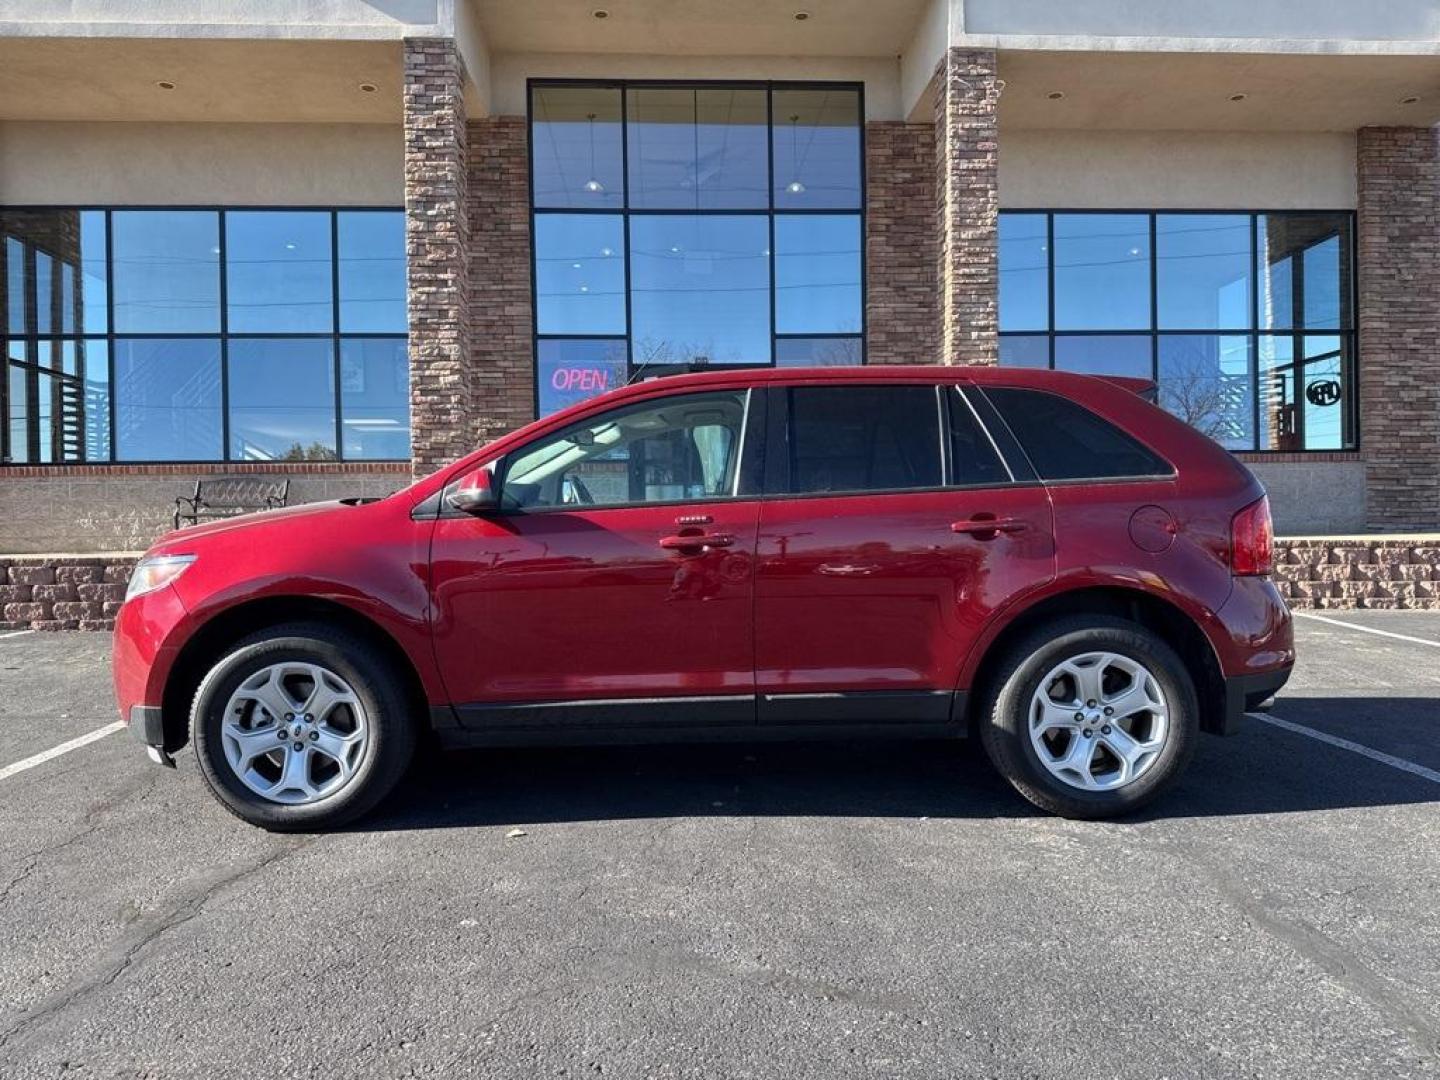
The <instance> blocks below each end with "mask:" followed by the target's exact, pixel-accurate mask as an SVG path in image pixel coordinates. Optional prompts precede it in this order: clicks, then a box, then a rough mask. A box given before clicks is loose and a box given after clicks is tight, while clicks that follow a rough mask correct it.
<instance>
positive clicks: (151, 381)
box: [115, 338, 224, 461]
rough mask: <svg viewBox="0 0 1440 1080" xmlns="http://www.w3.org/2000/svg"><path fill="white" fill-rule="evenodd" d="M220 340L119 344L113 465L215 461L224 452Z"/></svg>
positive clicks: (152, 340) (135, 340) (145, 340)
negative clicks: (115, 463)
mask: <svg viewBox="0 0 1440 1080" xmlns="http://www.w3.org/2000/svg"><path fill="white" fill-rule="evenodd" d="M220 371H221V367H220V340H219V339H218V338H125V339H123V340H121V341H117V342H116V344H115V459H116V460H117V461H215V460H217V459H218V458H220V457H221V456H222V451H223V449H224V422H223V413H222V409H221V403H222V401H223V394H224V392H223V389H222V387H221V375H220Z"/></svg>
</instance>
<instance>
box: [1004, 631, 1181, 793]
mask: <svg viewBox="0 0 1440 1080" xmlns="http://www.w3.org/2000/svg"><path fill="white" fill-rule="evenodd" d="M980 707H981V710H982V711H981V714H980V736H981V741H982V742H983V743H984V746H985V750H986V752H987V754H988V755H989V757H990V760H991V761H992V762H994V764H995V767H996V768H997V769H999V771H1000V772H1001V773H1002V774H1003V775H1004V776H1005V778H1006V779H1007V780H1009V781H1010V783H1011V784H1012V785H1014V787H1015V789H1016V790H1017V791H1019V792H1020V794H1022V795H1024V796H1025V798H1027V799H1029V800H1030V801H1031V802H1032V803H1034V804H1035V805H1036V806H1038V807H1040V808H1041V809H1044V810H1048V811H1050V812H1051V813H1055V814H1061V815H1063V816H1065V817H1073V818H1103V817H1111V816H1114V815H1117V814H1124V813H1127V812H1129V811H1132V810H1136V809H1138V808H1139V807H1141V806H1143V805H1144V804H1145V803H1148V802H1149V801H1150V800H1151V799H1153V798H1155V797H1156V796H1157V795H1159V794H1160V793H1161V791H1163V790H1164V789H1165V788H1166V787H1168V786H1169V785H1170V784H1171V783H1173V782H1174V781H1175V779H1176V778H1177V777H1178V776H1179V775H1180V773H1181V772H1182V771H1183V769H1184V768H1185V765H1186V763H1187V762H1188V761H1189V759H1190V755H1191V754H1192V753H1193V752H1194V748H1195V741H1196V739H1197V737H1198V732H1199V729H1200V724H1199V707H1198V704H1197V702H1196V698H1195V685H1194V681H1193V680H1192V679H1191V677H1190V673H1189V671H1188V670H1187V669H1186V667H1185V665H1184V663H1183V662H1182V661H1181V660H1180V658H1179V657H1178V656H1177V655H1176V654H1175V651H1174V650H1173V649H1171V648H1170V647H1169V646H1168V645H1166V644H1165V642H1163V641H1162V640H1160V638H1158V637H1157V636H1156V635H1155V634H1153V633H1151V632H1150V631H1149V630H1147V629H1145V628H1144V627H1142V626H1139V625H1137V624H1135V623H1131V622H1127V621H1125V620H1122V619H1116V618H1111V617H1108V616H1098V615H1097V616H1074V617H1069V618H1064V619H1057V620H1056V621H1054V622H1051V623H1048V624H1046V625H1044V626H1042V627H1040V628H1038V629H1037V630H1036V631H1035V632H1033V633H1031V634H1029V635H1027V636H1026V638H1025V639H1024V640H1022V641H1019V642H1017V643H1016V644H1015V645H1014V646H1013V647H1012V648H1011V649H1010V650H1009V651H1008V652H1007V653H1006V654H1005V656H1004V657H1003V658H1002V659H1001V662H1000V664H999V666H998V668H997V670H996V671H995V672H994V674H993V676H992V678H991V679H990V680H989V682H988V685H987V688H986V692H985V696H984V697H983V698H982V700H981V705H980Z"/></svg>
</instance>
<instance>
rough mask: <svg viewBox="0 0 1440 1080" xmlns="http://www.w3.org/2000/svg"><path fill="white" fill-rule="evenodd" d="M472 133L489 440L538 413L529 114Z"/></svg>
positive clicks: (479, 327) (480, 402)
mask: <svg viewBox="0 0 1440 1080" xmlns="http://www.w3.org/2000/svg"><path fill="white" fill-rule="evenodd" d="M469 139H470V189H469V207H470V257H471V268H470V311H471V349H470V356H471V378H472V381H473V386H474V392H475V411H476V424H477V428H478V430H477V432H476V434H477V436H478V437H479V439H480V440H481V441H482V442H484V441H487V440H489V439H493V438H495V437H497V436H499V435H503V434H505V433H506V432H507V431H512V430H514V429H515V428H517V427H520V426H522V425H524V424H526V423H529V422H530V421H531V420H533V419H535V393H534V387H535V358H534V356H533V352H532V342H533V339H532V338H531V329H532V325H533V324H532V320H531V309H530V305H531V301H530V160H529V152H528V140H527V135H526V131H525V117H523V116H491V117H486V118H485V119H483V120H474V121H471V123H470V132H469Z"/></svg>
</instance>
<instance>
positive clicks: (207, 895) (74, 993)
mask: <svg viewBox="0 0 1440 1080" xmlns="http://www.w3.org/2000/svg"><path fill="white" fill-rule="evenodd" d="M95 828H98V826H92V827H91V829H90V830H89V831H90V832H93V831H94V830H95ZM317 839H318V837H307V838H304V839H300V840H292V841H288V842H285V843H282V844H281V845H280V846H279V847H277V848H275V849H273V850H271V851H268V852H266V853H265V854H264V855H263V856H261V857H259V858H255V859H251V860H249V861H247V862H246V863H244V864H242V865H241V866H239V867H225V868H223V869H220V870H216V871H213V872H211V873H210V874H207V875H205V876H203V877H201V878H199V879H197V880H196V881H195V882H194V883H193V884H192V886H191V888H190V890H189V891H188V892H187V893H186V894H184V895H182V896H181V897H180V898H179V899H178V900H177V901H176V902H175V903H173V904H171V905H170V906H169V907H168V908H167V909H165V910H163V911H157V912H155V913H153V914H151V915H148V916H144V917H142V918H140V919H138V920H136V921H135V923H133V924H132V926H131V929H130V930H129V931H128V932H127V933H125V934H124V935H122V936H121V938H120V939H119V940H118V941H116V942H115V943H114V944H112V945H111V946H110V947H109V948H108V949H107V950H106V951H105V953H104V954H103V955H102V957H101V959H100V961H99V962H98V963H97V964H95V965H93V966H92V967H91V969H90V970H89V971H88V972H86V973H84V974H82V975H80V976H78V977H76V978H74V979H72V980H71V981H70V983H69V984H67V985H66V986H65V987H63V988H61V989H60V990H57V991H56V992H55V993H53V994H51V995H50V996H49V997H48V998H46V999H45V1000H44V1001H41V1002H40V1003H39V1004H37V1005H34V1006H32V1007H31V1008H29V1009H27V1010H25V1011H24V1012H22V1013H20V1014H19V1015H12V1016H11V1018H9V1019H8V1020H7V1021H5V1022H4V1026H3V1028H0V1050H3V1049H8V1048H9V1047H10V1045H11V1043H12V1042H14V1041H15V1039H16V1038H17V1037H18V1036H21V1035H23V1034H24V1033H26V1032H27V1031H28V1030H30V1029H32V1028H34V1027H35V1026H36V1025H37V1024H39V1023H41V1022H42V1021H45V1020H47V1019H50V1018H53V1017H55V1016H57V1015H58V1014H60V1013H62V1012H64V1011H65V1010H66V1009H68V1008H70V1007H71V1006H72V1005H75V1004H76V1003H78V1002H80V1001H83V1000H85V999H87V998H89V997H90V996H91V995H93V994H95V993H97V992H98V991H101V990H103V989H105V988H106V987H108V986H110V985H112V984H113V983H114V982H115V981H116V980H117V979H119V978H120V976H121V975H123V974H125V972H126V971H127V970H129V968H130V967H131V966H132V965H133V964H134V963H135V959H136V957H137V956H138V955H139V954H140V952H141V951H142V950H143V949H144V948H145V947H146V946H148V945H150V944H151V943H152V942H154V941H155V940H156V939H157V938H159V937H161V936H162V935H164V934H166V933H168V932H169V931H171V930H174V929H175V928H177V927H179V926H183V925H184V924H185V923H187V922H189V921H190V920H192V919H194V918H196V917H197V916H198V915H200V914H201V913H202V911H203V910H204V908H205V905H206V904H207V903H208V902H209V901H210V899H211V898H212V897H213V896H215V895H216V894H217V893H219V892H220V891H221V890H223V889H225V888H227V887H228V886H231V885H234V884H236V883H237V882H239V881H241V880H243V879H245V878H247V877H250V876H251V875H253V874H257V873H259V872H260V871H262V870H264V869H265V868H266V867H268V866H271V865H272V864H274V863H275V862H278V861H279V860H280V859H283V858H287V857H288V856H290V855H293V854H295V853H296V852H299V851H301V850H303V849H304V848H306V847H308V846H309V845H310V844H312V843H314V842H315V840H317ZM61 846H64V845H61Z"/></svg>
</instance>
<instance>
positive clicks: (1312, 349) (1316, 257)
mask: <svg viewBox="0 0 1440 1080" xmlns="http://www.w3.org/2000/svg"><path fill="white" fill-rule="evenodd" d="M1353 221H1354V215H1353V214H1350V213H1348V212H1338V211H1337V212H1324V213H1311V212H1298V211H1297V212H1289V211H1286V212H1264V213H1261V212H1252V213H1244V212H1241V213H1235V212H1227V213H1209V212H1191V211H1169V212H1160V213H1111V212H1093V213H1073V212H1072V213H1057V214H1051V213H1047V212H1043V211H1014V212H1005V213H1002V214H1001V215H1000V268H999V269H1000V362H1001V363H1002V364H1011V365H1015V366H1019V367H1054V368H1059V369H1062V370H1068V371H1080V372H1088V373H1092V374H1109V375H1135V376H1140V377H1143V378H1152V379H1154V380H1155V381H1156V383H1157V384H1158V386H1159V394H1160V403H1161V404H1162V405H1164V406H1165V407H1166V408H1167V409H1169V410H1170V411H1171V412H1173V413H1175V414H1176V415H1177V416H1180V417H1181V418H1182V419H1184V420H1186V421H1187V422H1189V423H1191V424H1193V425H1194V426H1195V427H1197V428H1199V429H1200V430H1201V431H1203V432H1205V433H1206V434H1207V435H1209V436H1211V437H1212V438H1214V439H1215V440H1216V441H1217V442H1219V443H1221V444H1222V445H1224V446H1226V447H1229V448H1230V449H1233V450H1282V451H1303V450H1344V449H1353V448H1354V447H1355V445H1356V439H1355V418H1354V411H1355V405H1354V401H1355V394H1354V387H1355V381H1356V379H1355V323H1354V304H1353V264H1354V253H1353V231H1354V230H1353Z"/></svg>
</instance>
